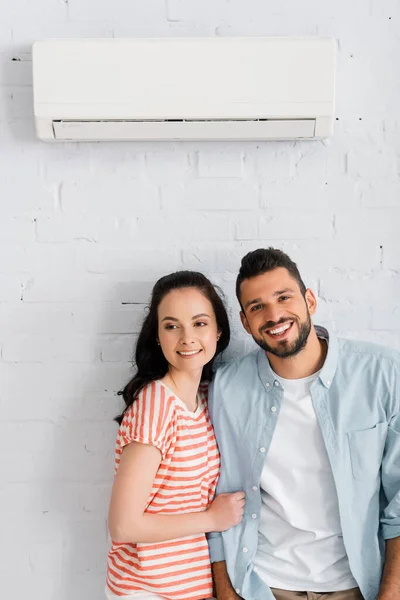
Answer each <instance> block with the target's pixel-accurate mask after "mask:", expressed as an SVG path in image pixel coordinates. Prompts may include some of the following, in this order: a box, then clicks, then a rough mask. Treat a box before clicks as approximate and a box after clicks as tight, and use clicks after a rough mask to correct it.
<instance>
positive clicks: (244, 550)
mask: <svg viewBox="0 0 400 600" xmlns="http://www.w3.org/2000/svg"><path fill="white" fill-rule="evenodd" d="M248 551H249V549H248V548H246V546H245V547H244V548H242V552H244V553H245V554H246V552H248Z"/></svg>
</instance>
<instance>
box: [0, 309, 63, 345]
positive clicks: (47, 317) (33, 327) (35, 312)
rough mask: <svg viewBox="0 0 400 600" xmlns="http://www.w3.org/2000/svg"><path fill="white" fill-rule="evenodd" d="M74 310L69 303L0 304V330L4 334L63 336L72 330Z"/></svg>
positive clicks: (11, 335)
mask: <svg viewBox="0 0 400 600" xmlns="http://www.w3.org/2000/svg"><path fill="white" fill-rule="evenodd" d="M71 328H72V310H71V307H70V306H68V305H64V306H54V305H48V304H44V305H41V304H25V303H23V302H19V303H18V304H17V305H8V304H3V305H0V330H1V332H2V336H3V339H4V336H10V337H13V336H14V335H16V334H22V335H35V334H41V335H49V336H51V335H57V336H62V335H63V334H65V333H68V332H70V331H71Z"/></svg>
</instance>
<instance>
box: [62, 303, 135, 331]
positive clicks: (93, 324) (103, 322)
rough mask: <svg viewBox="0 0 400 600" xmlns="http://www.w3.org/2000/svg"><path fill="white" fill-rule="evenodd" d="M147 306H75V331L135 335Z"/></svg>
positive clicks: (73, 315) (73, 313)
mask: <svg viewBox="0 0 400 600" xmlns="http://www.w3.org/2000/svg"><path fill="white" fill-rule="evenodd" d="M145 306H146V305H145V304H144V303H143V304H138V305H128V306H125V307H121V308H119V307H115V306H113V307H110V308H109V309H104V308H101V307H100V308H98V309H97V310H94V309H93V307H91V308H88V307H85V306H79V305H78V306H75V307H74V308H73V310H72V315H71V318H72V322H73V330H74V331H75V332H76V333H80V334H82V333H84V334H91V335H95V334H96V333H97V334H128V333H129V334H133V333H139V331H140V328H141V325H142V322H143V319H144V316H145Z"/></svg>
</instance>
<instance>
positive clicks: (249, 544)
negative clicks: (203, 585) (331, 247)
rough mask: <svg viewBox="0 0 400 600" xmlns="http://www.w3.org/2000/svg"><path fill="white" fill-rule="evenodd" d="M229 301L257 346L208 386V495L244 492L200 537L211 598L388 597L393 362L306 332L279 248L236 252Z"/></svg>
mask: <svg viewBox="0 0 400 600" xmlns="http://www.w3.org/2000/svg"><path fill="white" fill-rule="evenodd" d="M236 293H237V297H238V300H239V303H240V305H241V309H242V310H241V313H240V316H241V320H242V324H243V326H244V328H245V330H246V331H247V333H249V334H250V335H251V336H252V337H253V339H254V340H255V342H256V343H257V344H258V345H259V347H260V349H259V350H256V351H255V352H253V353H251V354H249V355H248V356H246V357H244V358H243V359H239V360H236V361H232V362H230V363H228V364H227V365H225V366H223V367H221V368H220V369H218V370H217V372H216V375H215V379H214V382H213V385H212V388H211V390H210V398H209V410H210V415H211V419H212V422H213V425H214V429H215V433H216V436H217V441H218V445H219V449H220V452H221V459H222V463H221V476H220V481H219V486H218V490H217V491H218V493H221V492H233V491H236V490H244V491H245V493H246V507H245V516H244V519H243V521H242V523H241V524H240V525H238V526H236V527H234V528H232V529H230V530H228V531H226V532H224V533H222V534H216V533H215V534H210V536H209V546H210V556H211V561H212V563H213V574H214V582H215V589H216V595H217V598H218V600H235V599H238V598H244V599H245V600H271V599H273V598H276V599H277V600H295V599H300V598H304V599H306V598H307V599H308V600H317V599H319V600H328V599H330V600H358V599H361V598H364V600H377V599H378V600H400V358H399V354H398V353H396V352H394V351H391V350H389V349H385V348H381V347H379V346H375V345H373V344H368V343H363V342H353V341H349V340H338V339H336V338H335V337H334V336H333V335H332V334H331V333H329V334H328V332H327V331H326V330H325V329H323V328H321V327H314V325H313V324H312V322H311V317H312V316H313V315H314V313H315V311H316V305H317V302H316V298H315V296H314V294H313V292H312V291H311V290H310V289H306V287H305V285H304V283H303V281H302V279H301V276H300V274H299V271H298V269H297V267H296V265H295V263H294V262H293V261H292V260H291V259H290V258H289V257H288V256H287V255H286V254H284V253H283V252H281V251H280V250H276V249H273V248H269V249H267V250H265V249H260V250H255V251H254V252H250V253H249V254H247V256H245V257H244V258H243V260H242V265H241V268H240V271H239V275H238V278H237V285H236ZM383 567H384V568H383Z"/></svg>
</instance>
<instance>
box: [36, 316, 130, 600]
mask: <svg viewBox="0 0 400 600" xmlns="http://www.w3.org/2000/svg"><path fill="white" fill-rule="evenodd" d="M114 308H115V307H114ZM112 330H115V310H114V311H113V309H112V308H111V307H110V309H109V310H107V309H106V310H102V311H101V316H100V317H99V321H98V327H97V331H99V332H110V331H112ZM121 333H122V332H121ZM113 337H117V335H116V334H113ZM131 337H132V346H133V343H134V339H133V336H131ZM95 354H96V355H97V356H99V357H101V356H102V342H101V341H99V342H98V343H97V347H96V348H95ZM77 366H78V368H79V369H80V373H79V377H78V378H77V379H78V381H79V385H77V386H76V390H75V391H74V396H73V397H72V398H70V399H69V402H68V406H67V405H65V406H64V410H63V412H62V413H61V414H60V417H59V420H58V422H57V423H56V424H55V435H54V446H53V449H52V452H51V460H50V462H51V465H50V469H51V475H50V481H51V482H52V483H50V484H49V487H48V489H47V490H46V492H47V495H48V496H49V497H50V505H51V506H54V508H55V510H56V511H57V512H59V515H60V519H59V523H58V526H59V527H61V530H62V544H61V548H57V549H56V551H58V552H59V553H60V554H59V557H60V564H59V568H60V573H59V581H58V582H57V589H56V590H55V591H54V592H55V595H54V597H57V599H58V600H70V599H71V598H73V599H74V600H98V599H101V598H103V597H104V587H105V577H106V563H107V553H108V548H109V539H108V530H107V511H108V503H109V498H110V491H111V486H112V480H113V473H114V445H115V437H116V433H117V429H118V425H117V424H116V423H115V422H114V421H113V418H114V417H115V415H116V414H118V412H119V411H120V410H121V408H122V406H123V401H122V400H121V399H120V398H119V397H117V395H116V394H117V392H118V391H119V390H120V389H121V388H122V387H123V386H124V384H125V383H126V381H127V380H128V378H129V376H130V374H131V372H132V369H131V365H130V363H128V362H127V361H125V362H123V363H121V362H119V361H118V362H112V361H111V360H110V362H103V361H98V362H95V363H79V364H78V365H77ZM49 551H50V549H49ZM54 580H56V578H55V577H54Z"/></svg>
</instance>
